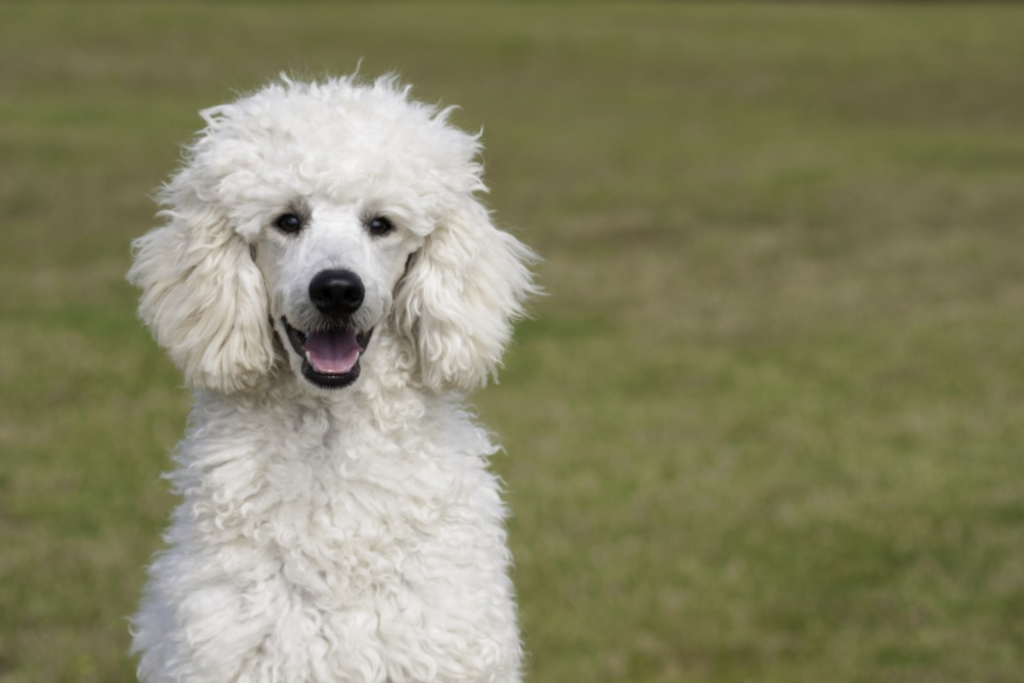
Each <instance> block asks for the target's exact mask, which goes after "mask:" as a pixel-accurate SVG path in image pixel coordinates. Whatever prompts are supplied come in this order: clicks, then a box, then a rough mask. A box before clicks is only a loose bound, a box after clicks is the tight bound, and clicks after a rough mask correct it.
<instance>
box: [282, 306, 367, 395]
mask: <svg viewBox="0 0 1024 683" xmlns="http://www.w3.org/2000/svg"><path fill="white" fill-rule="evenodd" d="M281 323H282V324H283V325H284V329H285V332H286V333H287V334H288V343H289V344H290V345H291V347H292V350H293V351H295V353H297V354H298V355H299V357H300V358H302V376H303V377H305V378H306V379H307V380H309V381H310V382H312V383H313V384H315V385H316V386H318V387H321V388H324V389H340V388H342V387H347V386H348V385H349V384H352V382H354V381H356V379H358V378H359V359H360V358H361V357H362V355H363V352H364V351H366V347H367V346H369V344H370V337H372V336H373V329H370V330H367V331H365V332H359V331H356V330H353V329H349V328H346V327H340V326H339V327H328V328H322V329H317V330H310V331H306V332H303V331H302V330H298V329H295V328H294V327H292V326H291V325H290V324H289V323H288V319H287V318H285V317H283V316H282V317H281Z"/></svg>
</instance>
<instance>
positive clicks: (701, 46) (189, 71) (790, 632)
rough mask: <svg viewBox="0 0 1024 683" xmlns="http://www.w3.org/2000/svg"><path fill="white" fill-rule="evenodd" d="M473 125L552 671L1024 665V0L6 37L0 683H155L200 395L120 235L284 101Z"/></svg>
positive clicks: (2, 62)
mask: <svg viewBox="0 0 1024 683" xmlns="http://www.w3.org/2000/svg"><path fill="white" fill-rule="evenodd" d="M360 60H362V67H361V71H362V73H363V74H365V75H366V76H368V77H373V76H377V75H379V74H382V73H384V72H387V71H391V70H394V71H397V72H398V73H400V74H401V75H402V77H403V79H405V80H407V81H408V82H411V83H413V84H414V86H415V87H414V95H415V96H416V97H417V98H419V99H423V100H427V101H432V102H441V103H443V104H459V105H461V106H462V109H461V110H460V112H459V113H458V114H457V116H456V118H457V122H458V123H459V124H460V125H462V126H464V127H466V128H468V129H470V130H476V129H479V128H480V127H484V141H485V144H486V148H487V151H486V164H487V178H488V181H489V183H490V185H491V186H492V188H493V191H492V193H491V194H490V196H489V198H488V202H489V203H490V205H491V206H492V207H493V208H494V209H495V210H496V211H497V217H498V220H499V222H500V223H501V224H503V225H505V226H507V227H509V228H510V229H512V230H513V231H515V232H516V233H517V234H518V235H520V236H521V237H522V238H523V239H524V240H525V241H527V242H528V243H530V244H531V245H533V246H534V247H535V248H536V249H537V250H538V251H539V252H540V253H541V254H542V255H543V256H544V258H545V262H544V263H543V265H541V266H540V268H539V271H540V276H541V280H542V282H543V285H544V286H545V288H546V289H547V291H548V293H549V295H548V296H547V297H545V298H543V299H540V300H538V301H536V302H534V304H533V313H534V316H533V318H532V319H530V320H528V321H525V322H523V323H522V324H521V325H520V326H519V329H518V331H517V337H516V341H515V343H514V346H513V348H512V349H511V352H510V353H509V355H508V357H507V362H506V367H505V370H504V373H503V375H502V381H501V384H500V385H497V386H492V387H490V388H488V389H487V390H486V391H484V392H482V393H481V394H479V395H478V396H477V397H476V404H477V406H478V408H479V410H480V413H481V415H482V419H483V420H484V422H486V423H487V424H488V425H489V426H491V427H492V428H493V429H494V430H495V431H496V432H497V433H498V434H500V435H501V438H502V440H503V442H504V444H505V446H506V448H507V453H506V454H502V455H499V456H498V457H496V459H495V467H496V469H497V470H498V471H499V472H500V474H501V475H502V477H503V478H504V479H505V481H506V482H507V484H508V499H509V501H510V503H511V507H512V509H513V511H514V516H513V517H512V519H511V520H510V533H511V543H512V546H513V551H514V554H515V557H516V568H515V581H516V584H517V586H518V590H519V593H520V600H521V609H522V621H523V627H524V637H525V640H526V644H527V648H528V650H529V652H530V661H529V677H528V680H531V681H550V682H554V683H558V682H569V681H574V682H575V681H585V682H588V683H589V682H593V683H603V682H610V681H631V682H634V683H636V682H641V683H648V682H649V683H667V682H690V681H695V682H696V681H701V682H709V683H718V682H723V683H724V682H735V683H745V682H754V681H757V682H777V683H794V682H808V683H820V682H821V681H829V682H854V681H861V682H864V683H869V682H870V683H877V682H879V681H887V682H904V681H905V682H911V681H915V682H916V681H921V682H925V681H927V682H928V683H942V682H947V681H948V682H950V683H953V682H962V681H971V682H987V683H996V682H1004V681H1005V682H1010V681H1014V682H1015V681H1019V680H1021V673H1020V672H1021V671H1022V670H1024V453H1022V451H1024V225H1022V223H1024V76H1022V75H1024V6H1015V5H1013V4H1009V3H1007V4H991V5H987V4H983V3H975V2H972V3H963V4H956V3H942V4H926V3H911V4H890V3H871V4H857V3H821V4H816V3H809V2H804V3H729V2H720V3H711V2H708V3H703V4H676V3H658V4H643V3H634V2H630V3H621V4H612V3H607V4H605V3H594V4H584V3H579V4H573V3H568V4H562V3H546V4H541V3H521V2H480V3H476V4H469V3H459V4H447V3H430V2H422V3H409V4H399V3H390V2H385V3H378V4H370V3H359V4H352V5H343V4H336V3H327V2H323V3H303V2H288V3H284V2H247V3H243V2H209V3H200V2H195V3H192V2H189V3H181V4H171V3H165V4H160V3H156V2H136V3H129V2H122V3H116V4H102V3H91V2H80V3H74V4H72V3H68V4H48V3H37V2H31V3H29V2H8V3H5V4H3V5H2V6H0V316H2V317H0V321H2V322H0V683H35V682H49V681H57V682H76V683H78V682H82V683H92V682H104V683H111V682H121V681H124V682H127V681H131V680H134V678H133V670H134V662H132V661H131V660H130V659H129V658H128V656H127V654H126V651H127V648H128V644H129V636H128V626H127V621H126V617H127V615H129V614H131V613H132V611H133V609H134V604H135V602H136V599H137V596H138V593H139V590H140V588H141V584H142V581H143V578H144V573H143V568H144V566H145V565H146V563H147V561H148V558H149V557H150V556H151V554H152V553H153V552H155V551H156V550H157V549H158V548H159V547H160V544H161V541H160V532H161V530H162V529H163V527H164V525H165V523H166V520H167V517H168V514H169V511H170V509H171V507H172V506H173V504H174V502H175V501H174V499H173V498H172V497H171V496H170V495H169V494H168V492H167V485H166V482H164V481H162V480H161V479H160V474H161V472H163V471H165V470H167V469H168V468H169V459H168V457H167V452H168V450H169V449H171V448H172V447H173V446H174V444H175V442H176V441H177V440H178V438H179V437H180V435H181V433H182V429H183V426H184V420H185V416H186V413H187V408H188V395H187V393H186V391H185V390H184V389H183V388H182V386H181V379H180V377H179V375H178V373H177V371H176V370H175V369H174V368H173V367H172V366H171V364H170V362H169V361H168V360H167V359H166V358H165V356H164V354H163V353H162V352H161V351H160V350H159V349H158V348H157V347H156V345H155V344H154V343H153V341H152V340H151V339H150V337H149V335H148V333H147V332H146V330H145V329H144V328H143V327H142V326H141V324H140V323H139V322H138V321H137V319H136V317H135V313H134V309H135V301H136V292H134V291H133V290H132V289H131V288H130V287H129V286H128V285H127V284H126V283H125V282H124V279H123V276H124V272H125V271H126V269H127V268H128V264H129V241H130V240H131V239H132V238H133V237H135V236H138V235H140V234H142V233H143V232H144V231H146V230H147V229H148V228H149V227H151V226H152V225H154V224H155V219H154V216H153V214H154V210H155V207H154V204H153V202H152V200H151V199H150V196H151V193H152V191H153V189H154V188H155V187H157V186H158V185H159V184H160V183H161V182H162V181H163V180H164V179H165V178H166V177H167V175H168V174H169V173H170V172H171V171H172V170H173V169H174V168H175V166H176V165H177V163H178V161H179V159H180V145H181V144H182V143H183V142H186V141H188V140H189V139H190V137H191V135H192V134H193V133H194V131H196V130H197V129H198V128H199V127H200V126H201V120H200V119H199V117H198V115H197V113H196V112H197V111H198V110H199V109H201V108H204V107H207V106H210V105H213V104H217V103H220V102H224V101H226V100H230V99H233V98H234V97H235V96H237V95H238V94H239V93H243V92H246V91H249V90H252V89H254V88H256V87H258V86H260V85H261V84H263V83H265V82H266V81H268V80H269V79H272V78H274V77H275V76H276V75H277V74H278V73H279V72H281V71H288V72H290V73H292V74H295V75H297V76H310V77H316V76H321V75H325V74H329V73H335V74H337V73H349V72H351V71H353V70H354V69H355V68H356V65H357V64H358V63H359V61H360Z"/></svg>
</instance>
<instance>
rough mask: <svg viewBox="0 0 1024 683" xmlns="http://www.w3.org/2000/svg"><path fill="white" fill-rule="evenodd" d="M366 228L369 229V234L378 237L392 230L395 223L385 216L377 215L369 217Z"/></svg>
mask: <svg viewBox="0 0 1024 683" xmlns="http://www.w3.org/2000/svg"><path fill="white" fill-rule="evenodd" d="M366 229H367V230H369V231H370V234H371V235H373V236H374V237H380V236H382V235H386V234H388V233H389V232H391V231H392V230H394V229H395V225H394V223H392V222H391V221H389V220H388V219H387V218H384V217H383V216H377V217H376V218H371V219H370V220H369V221H367V223H366Z"/></svg>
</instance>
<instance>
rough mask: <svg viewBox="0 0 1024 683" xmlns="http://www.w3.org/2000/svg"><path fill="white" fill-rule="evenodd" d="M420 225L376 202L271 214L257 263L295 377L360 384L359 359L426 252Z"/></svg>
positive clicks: (405, 212)
mask: <svg viewBox="0 0 1024 683" xmlns="http://www.w3.org/2000/svg"><path fill="white" fill-rule="evenodd" d="M425 220H426V219H425V217H423V216H417V212H416V211H415V207H409V206H402V205H401V202H400V200H392V201H388V200H387V199H386V198H384V197H381V196H373V195H371V196H370V197H369V198H364V199H359V198H356V197H352V198H351V201H348V202H344V203H342V202H338V201H332V200H331V199H329V198H326V197H318V196H312V197H302V196H297V197H296V198H295V199H293V200H292V201H291V202H289V203H288V204H287V205H286V206H283V207H281V208H280V209H278V210H277V211H275V212H271V213H270V214H269V215H268V217H267V223H268V225H267V226H266V227H265V228H264V230H263V231H262V233H261V235H260V237H259V239H258V240H257V241H256V242H255V244H254V251H255V254H256V263H257V264H258V266H259V269H260V271H261V272H262V274H263V277H264V281H265V283H266V286H267V290H268V295H269V306H270V316H271V320H272V321H273V325H274V329H275V331H276V333H277V335H278V337H279V338H280V339H281V340H282V342H283V347H284V349H285V354H286V356H287V361H288V364H289V365H290V367H291V369H292V370H293V371H294V372H295V373H296V374H297V375H300V376H301V377H303V378H305V380H307V381H309V382H310V383H312V384H313V385H315V386H317V387H319V388H322V389H336V388H341V387H346V386H348V385H349V384H351V383H352V382H353V381H355V380H356V379H357V378H358V377H359V370H360V365H359V359H360V356H361V355H362V353H363V352H364V351H366V349H367V347H368V345H369V344H370V341H371V339H372V338H373V334H374V331H375V330H376V329H377V328H378V326H380V325H381V324H382V323H383V322H384V321H386V320H387V318H388V316H390V314H391V310H392V306H393V304H394V292H395V290H396V288H397V286H398V283H399V280H400V279H401V277H402V275H403V274H404V272H405V268H406V265H407V264H408V263H409V260H410V258H411V256H412V254H413V253H414V252H415V251H416V250H417V249H419V248H420V247H421V246H422V245H423V242H424V237H423V236H422V233H423V232H424V227H425V226H424V225H423V221H425ZM414 222H417V224H415V225H414V224H413V223H414Z"/></svg>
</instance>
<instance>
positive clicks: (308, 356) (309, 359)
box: [306, 351, 313, 365]
mask: <svg viewBox="0 0 1024 683" xmlns="http://www.w3.org/2000/svg"><path fill="white" fill-rule="evenodd" d="M306 362H308V363H309V364H310V365H312V364H313V357H312V356H311V355H310V353H309V351H306Z"/></svg>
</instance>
